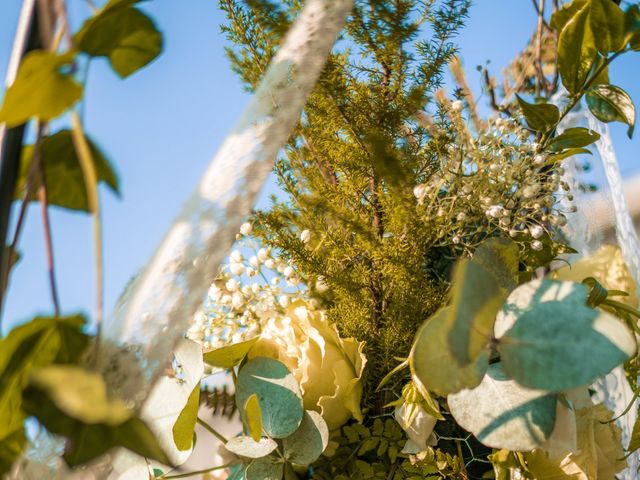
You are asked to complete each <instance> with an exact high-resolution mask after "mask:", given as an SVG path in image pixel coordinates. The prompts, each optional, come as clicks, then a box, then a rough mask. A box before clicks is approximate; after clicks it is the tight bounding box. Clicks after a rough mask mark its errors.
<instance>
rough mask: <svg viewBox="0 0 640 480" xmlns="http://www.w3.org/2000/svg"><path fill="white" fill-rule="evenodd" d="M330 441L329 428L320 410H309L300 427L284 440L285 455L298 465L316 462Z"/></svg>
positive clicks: (305, 413)
mask: <svg viewBox="0 0 640 480" xmlns="http://www.w3.org/2000/svg"><path fill="white" fill-rule="evenodd" d="M328 443H329V428H328V427H327V423H326V422H325V421H324V419H323V418H322V415H320V414H319V413H318V412H314V411H313V410H307V411H306V412H304V417H302V423H301V424H300V427H298V429H297V430H296V431H295V432H293V433H292V434H291V435H289V436H288V437H287V438H285V439H283V440H282V445H283V447H284V457H285V458H286V459H287V460H288V461H290V462H291V463H294V464H296V465H305V466H306V465H310V464H311V463H313V462H315V461H316V460H317V459H318V458H319V457H320V455H321V454H322V452H324V449H325V448H327V445H328Z"/></svg>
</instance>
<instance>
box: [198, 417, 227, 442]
mask: <svg viewBox="0 0 640 480" xmlns="http://www.w3.org/2000/svg"><path fill="white" fill-rule="evenodd" d="M197 422H198V423H199V424H200V425H202V426H203V427H204V428H205V430H207V431H208V432H209V433H210V434H211V435H213V436H214V437H216V438H217V439H218V440H220V441H221V442H222V443H227V439H226V438H225V437H224V436H223V435H222V434H220V433H219V432H218V431H217V430H216V429H214V428H213V427H212V426H211V425H209V424H208V423H207V422H205V421H204V420H202V419H201V418H200V417H198V419H197Z"/></svg>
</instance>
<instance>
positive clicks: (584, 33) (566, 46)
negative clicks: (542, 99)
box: [558, 1, 598, 95]
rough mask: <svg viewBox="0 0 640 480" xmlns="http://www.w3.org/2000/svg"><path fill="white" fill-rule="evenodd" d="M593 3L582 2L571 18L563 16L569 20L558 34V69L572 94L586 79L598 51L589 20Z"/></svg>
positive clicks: (573, 11) (573, 10) (564, 83)
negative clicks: (590, 6)
mask: <svg viewBox="0 0 640 480" xmlns="http://www.w3.org/2000/svg"><path fill="white" fill-rule="evenodd" d="M590 3H591V2H590V1H585V2H583V3H580V4H579V5H577V6H576V7H574V8H575V9H572V11H571V13H572V15H570V17H569V18H568V19H565V18H564V17H563V20H566V21H564V22H563V23H564V27H563V28H562V30H561V32H560V35H559V36H558V72H559V73H560V78H561V79H562V84H563V85H564V87H565V88H566V89H567V90H568V91H569V94H571V95H573V94H575V93H576V92H578V90H580V88H581V87H582V85H583V84H584V82H585V81H586V79H587V76H588V75H589V72H590V71H591V67H592V66H593V63H594V61H595V59H596V55H597V52H598V51H597V48H596V44H595V38H594V32H593V30H592V28H591V23H590V21H589V12H590V8H589V4H590Z"/></svg>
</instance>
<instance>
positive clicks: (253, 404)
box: [244, 393, 262, 442]
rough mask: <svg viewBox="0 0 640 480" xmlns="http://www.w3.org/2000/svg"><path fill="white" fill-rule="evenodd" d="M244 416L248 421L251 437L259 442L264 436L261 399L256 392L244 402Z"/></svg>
mask: <svg viewBox="0 0 640 480" xmlns="http://www.w3.org/2000/svg"><path fill="white" fill-rule="evenodd" d="M244 418H245V419H246V421H247V428H248V430H249V434H250V435H251V438H253V439H254V440H255V441H256V442H257V441H258V440H260V437H261V436H262V411H261V410H260V401H259V400H258V396H257V395H256V394H255V393H254V394H253V395H250V396H249V398H247V401H246V402H245V404H244Z"/></svg>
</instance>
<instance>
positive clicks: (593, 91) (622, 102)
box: [586, 85, 636, 138]
mask: <svg viewBox="0 0 640 480" xmlns="http://www.w3.org/2000/svg"><path fill="white" fill-rule="evenodd" d="M586 97H587V105H588V106H589V110H591V113H593V116H594V117H596V118H597V119H598V120H600V121H601V122H605V123H609V122H614V121H617V122H622V123H626V124H627V125H629V129H628V130H627V135H628V136H629V138H631V137H632V136H633V128H634V126H635V122H636V110H635V106H634V105H633V101H632V100H631V97H629V94H627V92H625V91H624V90H623V89H621V88H620V87H616V86H614V85H595V86H593V87H591V88H590V89H589V90H588V91H587V95H586Z"/></svg>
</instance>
